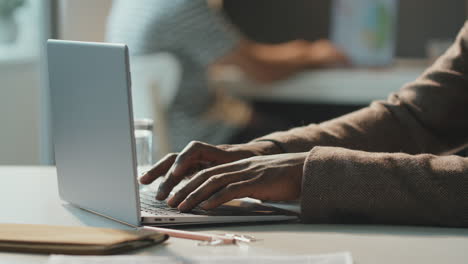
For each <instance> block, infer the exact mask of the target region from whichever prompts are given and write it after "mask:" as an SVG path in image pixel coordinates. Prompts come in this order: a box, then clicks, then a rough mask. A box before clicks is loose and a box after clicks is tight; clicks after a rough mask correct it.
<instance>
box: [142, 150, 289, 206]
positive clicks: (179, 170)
mask: <svg viewBox="0 0 468 264" xmlns="http://www.w3.org/2000/svg"><path fill="white" fill-rule="evenodd" d="M278 153H280V152H279V151H278V149H276V146H274V144H273V143H271V142H268V141H256V142H250V143H247V144H239V145H219V146H213V145H209V144H206V143H202V142H198V141H192V142H190V144H188V145H187V146H186V147H185V148H184V149H183V150H182V151H181V152H180V153H171V154H168V155H166V156H165V157H164V158H162V159H161V160H160V161H159V162H157V163H156V164H155V165H154V166H153V168H151V169H150V170H149V171H148V172H146V173H145V174H144V175H143V176H142V177H141V178H140V182H141V183H142V184H150V183H152V182H153V181H154V180H156V179H157V178H159V177H161V176H165V178H164V180H163V181H162V182H161V184H160V185H159V189H158V194H157V195H156V199H158V200H164V199H166V198H167V197H168V195H169V194H170V192H171V191H172V189H173V188H174V187H175V186H176V185H177V184H179V183H180V182H181V181H182V180H183V179H184V178H185V177H189V176H191V175H193V174H195V173H196V172H198V171H200V170H202V169H206V168H209V167H213V166H217V165H221V164H225V163H230V162H234V161H238V160H241V159H245V158H249V157H253V156H260V155H271V154H278Z"/></svg>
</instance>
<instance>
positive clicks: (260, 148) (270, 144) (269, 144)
mask: <svg viewBox="0 0 468 264" xmlns="http://www.w3.org/2000/svg"><path fill="white" fill-rule="evenodd" d="M245 145H246V147H248V148H249V149H251V151H253V152H254V154H255V155H256V156H263V155H275V154H283V153H286V151H285V150H284V149H283V147H282V146H281V145H279V142H276V141H274V140H267V139H259V140H255V141H251V142H249V143H247V144H245Z"/></svg>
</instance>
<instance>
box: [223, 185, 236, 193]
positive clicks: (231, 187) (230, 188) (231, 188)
mask: <svg viewBox="0 0 468 264" xmlns="http://www.w3.org/2000/svg"><path fill="white" fill-rule="evenodd" d="M225 189H226V192H236V191H237V190H238V189H239V185H238V184H229V185H228V186H226V188H225Z"/></svg>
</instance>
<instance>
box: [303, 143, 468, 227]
mask: <svg viewBox="0 0 468 264" xmlns="http://www.w3.org/2000/svg"><path fill="white" fill-rule="evenodd" d="M467 191H468V158H463V157H459V156H435V155H432V154H420V155H408V154H404V153H370V152H364V151H357V150H349V149H343V148H339V147H315V148H314V149H313V150H312V151H310V152H309V155H308V158H307V160H306V163H305V166H304V173H303V184H302V199H301V208H302V220H303V221H304V222H314V223H321V222H323V223H325V222H326V223H348V224H349V223H360V224H362V223H365V224H404V225H435V226H452V227H468V199H467V197H468V192H467Z"/></svg>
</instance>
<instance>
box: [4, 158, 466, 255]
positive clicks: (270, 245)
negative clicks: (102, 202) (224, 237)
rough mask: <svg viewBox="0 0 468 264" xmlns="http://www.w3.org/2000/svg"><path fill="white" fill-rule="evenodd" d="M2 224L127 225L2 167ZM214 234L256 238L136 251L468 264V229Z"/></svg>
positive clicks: (34, 170) (33, 171) (39, 173)
mask: <svg viewBox="0 0 468 264" xmlns="http://www.w3.org/2000/svg"><path fill="white" fill-rule="evenodd" d="M0 181H1V184H0V209H1V212H0V222H1V223H5V222H14V223H34V224H56V225H90V226H99V227H116V228H119V227H120V228H124V226H122V225H120V224H118V223H115V222H112V221H110V220H107V219H105V218H102V217H99V216H96V215H93V214H90V213H87V212H84V211H82V210H79V209H76V208H73V207H70V206H69V205H66V204H64V203H63V202H61V201H60V200H59V198H58V195H57V183H56V173H55V169H54V168H53V167H0ZM196 230H203V231H206V232H212V233H223V232H235V233H240V234H249V235H254V236H256V237H257V238H260V239H262V241H259V242H256V243H253V244H250V245H248V246H246V245H235V246H234V245H230V246H220V247H200V246H197V245H196V242H194V241H190V240H182V239H176V238H171V239H169V240H168V241H167V242H166V243H165V244H163V245H158V246H155V247H152V248H149V249H145V250H141V251H138V252H135V253H134V254H144V255H148V254H154V255H164V256H174V255H175V256H193V255H200V256H203V255H242V256H245V255H248V256H254V255H293V254H319V253H329V252H337V251H344V250H349V251H351V253H352V255H353V258H354V260H355V263H359V264H366V263H380V264H386V263H388V264H396V263H398V264H402V263H412V264H415V263H424V264H430V263H451V264H454V263H467V262H468V229H450V228H425V227H392V226H351V225H349V226H348V225H342V226H337V225H302V224H270V225H243V226H230V227H219V226H218V227H215V228H209V227H204V228H201V227H200V228H196ZM46 259H47V256H45V255H35V254H13V253H0V263H2V264H3V263H9V264H16V263H43V262H45V261H46Z"/></svg>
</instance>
